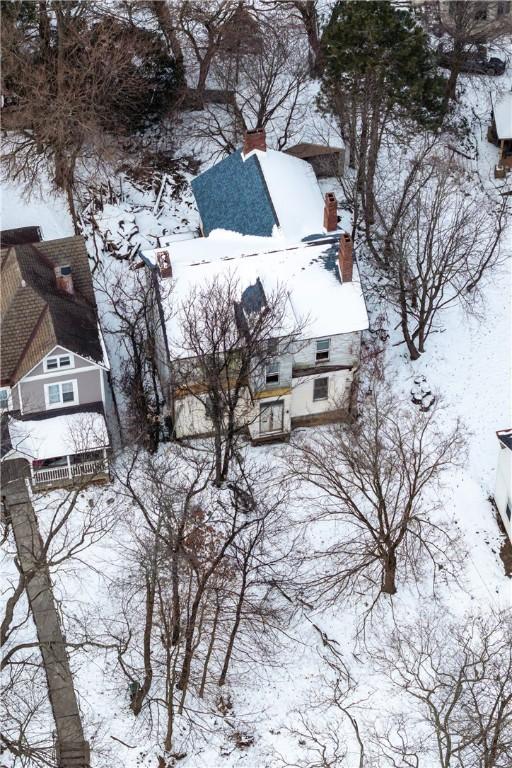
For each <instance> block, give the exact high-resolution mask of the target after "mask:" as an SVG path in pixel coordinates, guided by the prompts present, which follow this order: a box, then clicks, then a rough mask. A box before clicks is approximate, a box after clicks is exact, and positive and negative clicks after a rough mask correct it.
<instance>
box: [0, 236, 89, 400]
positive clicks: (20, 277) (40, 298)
mask: <svg viewBox="0 0 512 768" xmlns="http://www.w3.org/2000/svg"><path fill="white" fill-rule="evenodd" d="M65 265H69V266H71V270H72V277H73V285H74V294H73V295H69V294H66V293H64V292H62V291H59V290H58V288H57V284H56V279H55V273H54V268H55V267H56V266H65ZM1 279H2V313H1V316H2V334H1V345H0V355H1V356H0V380H1V382H2V384H11V385H12V384H14V383H16V381H18V380H19V379H20V378H21V377H22V376H23V375H24V374H25V373H26V372H27V371H29V370H30V369H31V368H33V367H34V365H36V364H37V363H38V362H39V361H40V360H41V359H42V358H43V357H44V356H45V355H46V354H47V353H48V352H49V351H51V349H53V347H54V346H55V345H56V344H59V345H61V346H63V347H66V348H67V349H69V350H71V351H72V352H75V353H76V354H78V355H81V356H83V357H85V358H87V359H90V360H93V361H95V362H102V361H103V352H102V347H101V344H100V340H99V336H98V327H97V315H96V302H95V298H94V291H93V287H92V279H91V272H90V269H89V261H88V257H87V251H86V249H85V244H84V241H83V239H82V238H81V237H68V238H63V239H60V240H50V241H46V242H38V243H31V244H27V243H25V244H21V245H14V246H11V247H7V248H2V250H1Z"/></svg>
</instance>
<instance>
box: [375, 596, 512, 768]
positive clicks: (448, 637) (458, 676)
mask: <svg viewBox="0 0 512 768" xmlns="http://www.w3.org/2000/svg"><path fill="white" fill-rule="evenodd" d="M511 629H512V625H511V615H510V610H506V611H500V612H497V613H495V614H488V615H486V616H481V615H479V616H476V615H469V616H467V617H466V619H465V620H464V621H455V620H451V621H450V622H449V623H447V622H446V621H442V622H441V621H439V617H438V615H434V614H432V613H425V614H423V615H422V616H421V617H420V620H419V621H415V622H414V623H413V624H407V625H405V626H404V625H401V626H400V627H396V629H395V630H394V632H393V634H392V637H391V639H390V641H389V642H388V643H384V644H383V647H382V646H381V647H380V648H379V649H378V650H377V651H376V658H377V660H378V663H379V665H380V666H381V667H382V669H383V670H384V671H385V673H386V674H387V675H388V676H389V678H390V679H391V680H392V681H393V683H394V684H395V685H396V686H397V687H398V689H400V690H401V691H402V692H403V694H404V695H405V696H406V697H407V698H408V699H409V700H410V701H411V703H412V702H415V703H416V706H417V708H418V713H419V718H420V721H419V725H418V726H417V727H416V729H415V733H414V734H413V733H412V732H411V729H410V728H409V729H407V727H405V729H404V724H403V722H402V725H401V726H400V727H399V728H398V730H395V729H392V730H391V731H390V733H388V735H387V736H386V737H385V738H383V737H382V736H381V737H379V743H380V744H381V746H382V747H383V748H384V751H385V753H387V755H388V756H390V757H393V759H394V761H395V762H393V763H392V765H407V766H414V767H415V768H423V766H427V765H428V766H432V765H434V764H435V765H436V766H439V768H461V767H462V766H464V768H506V766H508V765H510V761H511V759H512V728H511V725H512V652H511V649H510V632H511ZM408 714H409V715H410V711H409V712H408ZM409 719H410V718H409ZM393 731H394V735H393ZM401 760H402V761H401Z"/></svg>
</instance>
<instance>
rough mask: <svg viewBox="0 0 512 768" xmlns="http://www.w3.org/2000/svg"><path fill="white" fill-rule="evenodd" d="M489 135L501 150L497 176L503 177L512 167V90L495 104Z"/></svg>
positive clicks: (490, 139)
mask: <svg viewBox="0 0 512 768" xmlns="http://www.w3.org/2000/svg"><path fill="white" fill-rule="evenodd" d="M491 117H492V122H491V126H490V127H489V131H488V134H487V137H488V139H489V141H492V143H493V144H496V145H497V147H498V150H499V158H498V163H497V166H496V169H495V174H494V175H495V176H496V177H498V178H503V177H504V176H505V174H506V173H507V172H508V171H510V169H511V168H512V91H511V92H509V93H505V94H503V96H501V97H500V98H499V99H498V100H497V101H496V103H495V104H494V106H493V109H492V116H491Z"/></svg>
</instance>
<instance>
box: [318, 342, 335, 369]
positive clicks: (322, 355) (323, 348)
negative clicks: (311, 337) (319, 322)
mask: <svg viewBox="0 0 512 768" xmlns="http://www.w3.org/2000/svg"><path fill="white" fill-rule="evenodd" d="M330 350H331V340H330V339H318V341H317V342H316V362H317V363H325V362H326V361H327V360H329V352H330Z"/></svg>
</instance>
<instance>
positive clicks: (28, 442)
mask: <svg viewBox="0 0 512 768" xmlns="http://www.w3.org/2000/svg"><path fill="white" fill-rule="evenodd" d="M8 429H9V437H10V441H11V445H12V450H11V451H10V452H9V454H7V456H6V458H7V457H8V456H12V455H13V454H15V455H16V456H23V457H27V458H29V459H52V458H56V457H58V456H67V455H71V454H74V453H82V452H84V451H93V450H96V449H98V448H105V447H107V446H108V445H109V437H108V432H107V425H106V423H105V418H104V416H103V414H101V413H93V412H81V413H71V414H66V415H62V416H54V417H49V418H47V419H37V420H33V421H22V420H21V419H15V418H13V417H11V416H10V417H9V420H8Z"/></svg>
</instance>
